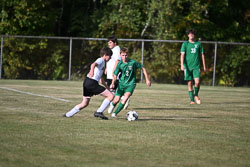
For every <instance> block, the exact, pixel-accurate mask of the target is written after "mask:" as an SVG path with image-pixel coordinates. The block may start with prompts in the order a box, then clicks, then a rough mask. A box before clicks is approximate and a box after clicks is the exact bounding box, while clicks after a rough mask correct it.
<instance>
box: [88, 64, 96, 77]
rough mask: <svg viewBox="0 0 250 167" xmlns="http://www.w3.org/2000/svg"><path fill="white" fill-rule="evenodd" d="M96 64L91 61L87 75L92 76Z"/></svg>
mask: <svg viewBox="0 0 250 167" xmlns="http://www.w3.org/2000/svg"><path fill="white" fill-rule="evenodd" d="M97 65H98V64H97V63H96V62H94V63H92V64H91V66H90V71H89V75H88V76H89V77H90V78H91V77H93V76H94V70H95V67H96V66H97Z"/></svg>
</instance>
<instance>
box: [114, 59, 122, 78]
mask: <svg viewBox="0 0 250 167" xmlns="http://www.w3.org/2000/svg"><path fill="white" fill-rule="evenodd" d="M119 62H120V60H119V59H117V60H116V61H115V65H114V68H113V71H112V73H113V77H114V72H115V69H116V66H117V64H118V63H119Z"/></svg>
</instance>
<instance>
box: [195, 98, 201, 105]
mask: <svg viewBox="0 0 250 167" xmlns="http://www.w3.org/2000/svg"><path fill="white" fill-rule="evenodd" d="M194 100H195V102H196V104H201V100H200V99H199V97H198V96H195V97H194Z"/></svg>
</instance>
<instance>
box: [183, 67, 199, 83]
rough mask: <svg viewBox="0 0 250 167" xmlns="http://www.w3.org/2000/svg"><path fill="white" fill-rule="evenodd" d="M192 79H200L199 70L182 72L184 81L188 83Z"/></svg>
mask: <svg viewBox="0 0 250 167" xmlns="http://www.w3.org/2000/svg"><path fill="white" fill-rule="evenodd" d="M194 78H200V69H199V68H196V69H192V70H188V69H185V70H184V80H185V81H190V80H193V79H194Z"/></svg>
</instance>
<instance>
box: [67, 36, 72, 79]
mask: <svg viewBox="0 0 250 167" xmlns="http://www.w3.org/2000/svg"><path fill="white" fill-rule="evenodd" d="M71 60H72V38H70V42H69V78H68V80H69V81H70V80H71Z"/></svg>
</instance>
